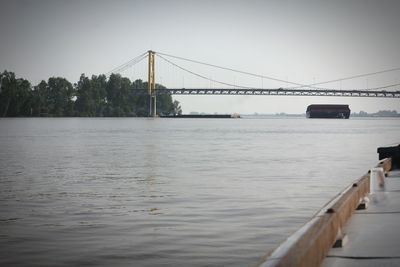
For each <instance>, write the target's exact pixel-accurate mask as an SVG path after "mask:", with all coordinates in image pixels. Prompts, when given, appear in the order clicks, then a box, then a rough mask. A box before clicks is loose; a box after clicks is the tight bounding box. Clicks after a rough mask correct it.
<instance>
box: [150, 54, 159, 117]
mask: <svg viewBox="0 0 400 267" xmlns="http://www.w3.org/2000/svg"><path fill="white" fill-rule="evenodd" d="M148 52H149V71H148V75H149V77H148V91H149V117H156V115H157V114H156V112H157V102H156V76H155V68H154V67H155V52H154V51H151V50H149V51H148Z"/></svg>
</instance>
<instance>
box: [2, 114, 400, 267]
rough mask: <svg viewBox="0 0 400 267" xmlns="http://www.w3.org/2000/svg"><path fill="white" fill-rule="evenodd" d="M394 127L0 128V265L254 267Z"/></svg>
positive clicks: (16, 122) (23, 123) (308, 123)
mask: <svg viewBox="0 0 400 267" xmlns="http://www.w3.org/2000/svg"><path fill="white" fill-rule="evenodd" d="M399 133H400V120H399V119H355V118H354V119H350V120H329V119H328V120H323V119H305V118H258V117H256V118H243V119H140V118H101V119H100V118H99V119H89V118H57V119H51V118H37V119H22V118H21V119H1V120H0V248H1V249H0V265H1V266H90V265H92V266H156V267H157V266H187V265H190V266H227V265H230V266H255V265H256V264H257V262H259V261H260V259H261V258H262V257H263V256H264V255H265V254H266V253H268V252H270V251H271V250H272V249H273V248H274V247H276V246H277V245H278V244H279V243H280V242H282V241H283V240H285V238H287V236H288V235H289V234H291V233H292V232H293V231H295V230H296V229H298V228H299V227H300V226H301V225H302V224H304V223H305V222H306V221H307V220H308V219H309V218H310V217H311V216H313V215H314V214H315V213H316V212H317V211H318V210H319V209H320V208H321V207H322V206H323V205H324V204H325V203H326V202H327V201H329V200H330V199H331V198H332V197H333V196H335V195H336V194H337V193H339V192H340V191H341V190H342V189H343V188H345V187H346V186H348V185H349V184H350V183H351V182H352V181H354V180H355V179H357V178H359V177H360V176H361V175H362V174H364V173H365V172H366V171H367V170H368V169H369V168H371V167H373V166H374V165H375V164H376V163H377V158H378V155H377V154H376V148H377V147H378V146H382V145H387V144H392V143H396V142H399V136H400V135H399Z"/></svg>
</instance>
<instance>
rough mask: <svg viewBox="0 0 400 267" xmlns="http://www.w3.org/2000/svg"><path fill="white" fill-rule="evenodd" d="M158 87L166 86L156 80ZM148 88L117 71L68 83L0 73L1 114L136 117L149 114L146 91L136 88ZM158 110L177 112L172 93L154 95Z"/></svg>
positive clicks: (179, 110) (160, 112) (56, 79)
mask: <svg viewBox="0 0 400 267" xmlns="http://www.w3.org/2000/svg"><path fill="white" fill-rule="evenodd" d="M156 88H157V89H161V88H165V87H163V86H162V85H159V84H157V85H156ZM138 89H147V82H143V81H142V80H135V81H133V82H132V81H131V80H130V79H129V78H126V77H122V76H121V75H120V74H111V75H110V77H109V78H108V79H107V77H106V76H105V75H98V76H96V75H93V76H92V77H87V76H85V74H82V75H81V76H80V78H79V81H78V82H77V83H74V84H71V83H70V82H69V81H68V80H67V79H65V78H62V77H51V78H49V79H48V80H47V81H44V80H42V81H41V82H40V83H39V84H38V85H36V86H32V85H31V83H30V82H29V81H28V80H26V79H23V78H17V77H16V76H15V74H14V73H13V72H8V71H4V72H2V73H0V116H1V117H19V116H25V117H43V116H45V117H72V116H76V117H135V116H140V117H143V116H147V115H148V101H149V97H148V96H147V95H137V94H135V90H138ZM156 100H157V113H158V114H161V115H177V114H181V113H182V110H181V107H180V104H179V102H178V101H176V100H175V101H173V100H172V97H171V95H159V96H157V99H156Z"/></svg>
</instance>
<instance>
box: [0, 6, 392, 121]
mask: <svg viewBox="0 0 400 267" xmlns="http://www.w3.org/2000/svg"><path fill="white" fill-rule="evenodd" d="M0 4H1V14H0V25H1V29H2V30H1V39H0V70H1V71H2V70H5V69H7V70H10V71H14V72H15V73H16V74H17V76H19V77H24V78H27V79H29V80H30V81H31V82H32V83H33V84H36V83H38V82H39V81H40V80H42V79H47V78H49V77H51V76H62V77H66V78H67V79H68V80H69V81H71V82H76V81H77V80H78V79H79V75H80V74H81V73H85V74H86V75H92V74H96V75H97V74H101V73H105V72H107V71H110V70H111V69H113V68H114V67H116V66H118V65H120V64H121V63H123V62H126V61H127V60H129V59H131V58H134V57H135V56H137V55H139V54H141V53H143V52H145V51H147V50H149V49H153V50H156V51H160V52H164V53H168V54H173V55H178V56H182V57H187V58H192V59H196V60H199V61H204V62H208V63H213V64H216V65H222V66H226V67H230V68H235V69H239V70H244V71H248V72H253V73H259V74H264V75H267V76H272V77H276V78H278V79H282V80H288V81H294V82H298V83H303V84H310V83H313V82H319V81H326V80H331V79H335V78H342V77H348V76H352V75H356V74H363V73H369V72H374V71H380V70H384V69H390V68H396V67H400V50H399V48H400V15H399V14H400V1H396V0H392V1H388V0H381V1H378V0H376V1H369V0H348V1H345V0H344V1H340V0H336V1H284V0H281V1H278V0H277V1H251V0H248V1H245V0H243V1H224V0H221V1H190V0H186V1H178V0H171V1H168V0H164V1H151V0H150V1H121V0H108V1H106V0H98V1H95V0H82V1H76V0H68V1H67V0H65V1H60V0H35V1H34V0H25V1H22V0H0ZM174 62H176V63H178V64H181V65H182V66H185V67H187V68H190V69H192V70H195V71H196V72H200V73H202V74H204V75H206V76H208V77H211V78H213V79H217V80H222V81H225V82H228V83H234V84H240V85H249V86H255V87H261V86H263V87H265V88H270V87H277V86H279V87H280V86H282V87H285V86H287V85H288V84H277V83H276V82H273V81H268V80H266V79H263V80H261V79H257V78H250V77H246V76H242V75H238V74H234V73H230V72H221V71H216V70H213V69H209V68H208V69H207V68H203V67H199V66H196V65H193V64H187V63H185V62H182V61H178V60H175V61H174ZM145 70H146V62H144V61H143V62H141V63H140V64H138V65H137V66H135V67H134V68H132V69H130V70H128V71H127V72H126V73H121V74H122V75H126V76H128V77H129V78H131V79H133V78H142V79H146V78H145V77H144V76H143V75H144V73H145ZM157 82H159V83H163V84H165V85H166V86H167V87H182V86H185V87H204V86H207V87H211V88H212V87H214V88H215V87H218V85H217V84H212V83H209V82H207V81H202V80H199V79H196V78H193V77H191V76H190V75H187V74H184V73H183V72H180V71H178V70H177V69H176V68H173V67H172V66H170V65H168V64H166V63H165V62H162V60H161V59H157ZM399 82H400V72H399V71H397V72H391V73H387V74H384V75H377V76H370V77H368V78H365V77H364V78H360V79H355V80H350V81H343V82H342V83H332V84H326V85H324V86H325V87H333V88H373V87H376V86H382V85H387V84H394V83H399ZM219 87H220V86H219ZM390 89H396V90H398V88H390ZM176 99H178V100H179V101H181V103H182V107H183V110H184V112H190V111H206V112H214V111H216V112H220V113H222V112H228V113H233V112H239V113H253V112H259V113H275V112H293V113H301V112H304V111H305V107H306V106H307V105H308V104H311V103H348V104H350V108H351V109H352V110H353V111H359V110H365V111H369V112H373V111H377V110H379V109H397V110H398V111H400V100H395V99H374V98H368V99H366V98H333V97H324V98H318V97H272V96H243V97H238V96H180V97H176Z"/></svg>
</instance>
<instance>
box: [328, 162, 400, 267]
mask: <svg viewBox="0 0 400 267" xmlns="http://www.w3.org/2000/svg"><path fill="white" fill-rule="evenodd" d="M369 198H370V201H369V204H368V207H367V209H365V210H357V211H355V213H354V214H353V216H352V217H351V219H350V220H349V222H348V223H347V225H346V226H345V228H344V232H346V234H347V239H348V241H347V244H345V245H344V246H343V247H341V248H332V249H331V250H330V251H329V252H328V255H327V257H326V258H325V260H324V261H323V263H322V265H321V266H323V267H336V266H338V267H339V266H340V267H344V266H346V267H353V266H354V267H355V266H366V267H369V266H371V267H372V266H400V170H395V171H392V172H390V173H389V175H388V177H386V178H385V187H384V189H382V190H381V191H377V192H375V193H372V194H371V195H370V197H369Z"/></svg>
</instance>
